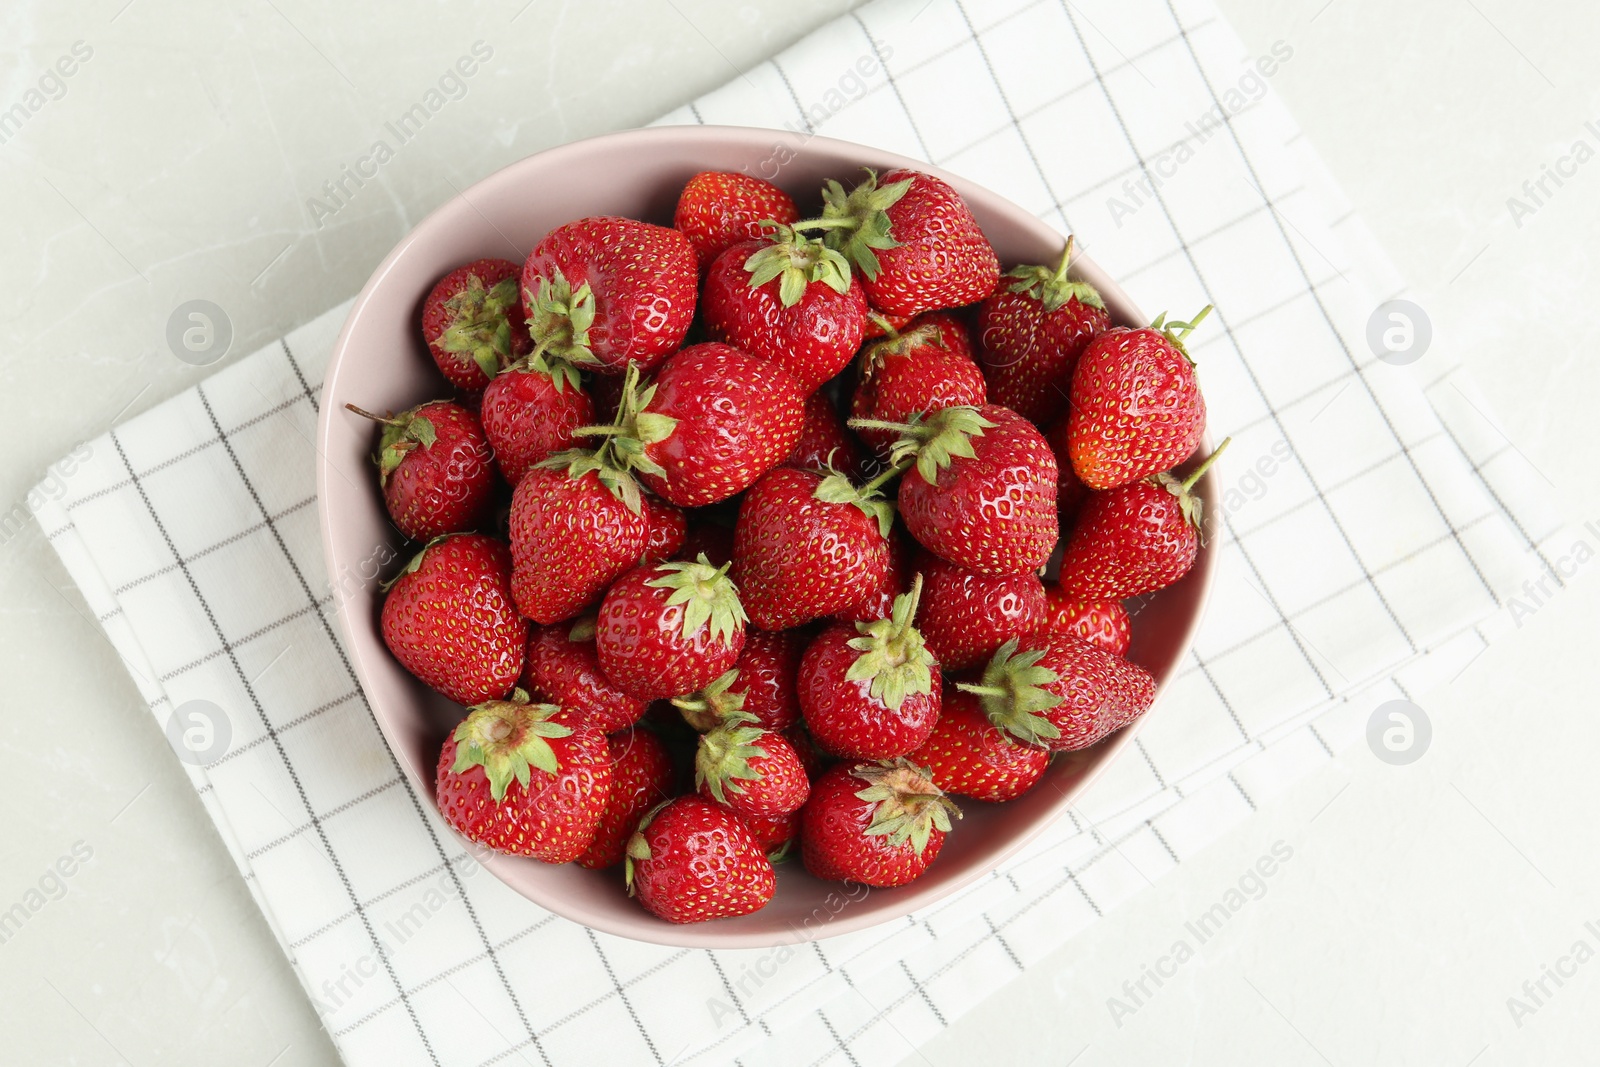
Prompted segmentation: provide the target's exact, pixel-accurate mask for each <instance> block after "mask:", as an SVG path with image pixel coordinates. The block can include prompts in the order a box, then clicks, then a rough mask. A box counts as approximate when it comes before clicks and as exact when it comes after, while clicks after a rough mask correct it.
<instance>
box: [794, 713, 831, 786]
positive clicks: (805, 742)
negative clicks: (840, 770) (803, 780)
mask: <svg viewBox="0 0 1600 1067" xmlns="http://www.w3.org/2000/svg"><path fill="white" fill-rule="evenodd" d="M783 736H784V737H785V738H786V739H787V740H788V742H789V744H791V745H793V746H794V750H795V754H796V755H798V756H799V757H800V765H801V766H802V767H804V768H805V769H806V777H807V778H809V779H811V780H812V781H816V780H817V776H818V775H820V774H821V773H822V772H823V771H825V770H827V769H828V766H829V764H831V763H832V762H833V757H832V756H829V755H828V754H827V753H826V752H824V751H822V749H820V748H818V747H817V743H816V741H815V740H813V739H812V737H811V735H810V734H809V733H807V732H806V728H805V724H803V723H799V722H797V723H795V724H794V725H793V726H791V727H789V728H788V729H787V730H785V731H783Z"/></svg>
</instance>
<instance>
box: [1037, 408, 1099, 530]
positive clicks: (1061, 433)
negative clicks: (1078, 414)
mask: <svg viewBox="0 0 1600 1067" xmlns="http://www.w3.org/2000/svg"><path fill="white" fill-rule="evenodd" d="M1071 434H1072V419H1071V418H1070V417H1069V416H1067V415H1063V416H1061V417H1060V418H1059V419H1057V420H1056V421H1055V422H1052V423H1051V424H1050V427H1049V429H1047V430H1045V432H1044V439H1045V441H1047V442H1048V443H1049V445H1050V451H1051V452H1052V453H1054V454H1055V457H1056V515H1057V517H1059V518H1060V520H1061V527H1062V529H1071V528H1072V524H1073V523H1074V522H1076V521H1077V519H1078V512H1079V511H1081V510H1082V509H1083V502H1084V501H1085V500H1088V499H1089V487H1088V486H1087V485H1084V484H1083V480H1082V479H1080V478H1079V477H1078V472H1077V471H1075V470H1073V469H1072V453H1071V451H1070V448H1071Z"/></svg>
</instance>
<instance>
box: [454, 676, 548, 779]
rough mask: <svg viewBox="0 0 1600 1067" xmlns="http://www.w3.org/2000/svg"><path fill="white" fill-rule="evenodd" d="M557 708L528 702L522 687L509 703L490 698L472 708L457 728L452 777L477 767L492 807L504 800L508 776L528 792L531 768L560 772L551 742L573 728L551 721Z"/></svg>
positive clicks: (515, 692)
mask: <svg viewBox="0 0 1600 1067" xmlns="http://www.w3.org/2000/svg"><path fill="white" fill-rule="evenodd" d="M560 710H561V709H560V708H558V707H556V706H555V705H554V704H530V703H529V702H528V694H527V693H525V692H524V691H522V690H521V689H517V690H514V691H513V692H512V694H511V698H510V699H509V700H490V701H487V702H485V703H482V704H479V705H478V706H477V707H474V708H471V709H470V710H469V711H468V712H467V718H466V720H465V721H464V722H462V724H461V725H460V726H457V727H456V732H455V735H454V736H455V741H456V746H457V747H456V761H455V764H454V765H453V766H452V767H451V768H450V770H451V773H453V774H464V773H465V772H467V771H469V770H471V769H472V768H473V767H482V768H483V773H484V775H485V776H486V777H487V778H488V779H489V793H490V795H491V796H493V797H494V799H495V801H496V802H497V803H498V802H499V801H502V800H504V799H505V796H506V789H507V788H508V787H509V786H510V784H511V780H512V779H513V778H515V779H516V780H517V782H518V783H519V784H520V785H521V786H522V788H523V789H527V788H528V779H529V776H530V775H531V774H532V769H533V768H534V767H537V768H538V769H539V770H541V771H544V772H545V773H546V774H557V773H559V772H560V770H561V765H560V763H559V762H557V760H556V754H555V750H554V749H552V748H551V747H550V739H551V738H557V737H569V736H571V734H572V727H570V726H563V725H561V724H560V723H556V722H551V721H550V716H552V715H554V714H556V713H557V712H558V711H560Z"/></svg>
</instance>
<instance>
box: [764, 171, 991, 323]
mask: <svg viewBox="0 0 1600 1067" xmlns="http://www.w3.org/2000/svg"><path fill="white" fill-rule="evenodd" d="M822 199H823V203H824V207H823V212H822V217H823V219H825V220H828V221H829V222H830V224H832V228H830V229H829V230H828V231H827V241H828V243H829V245H831V246H832V247H834V248H837V249H839V250H840V251H842V252H843V253H844V254H845V255H846V256H847V257H848V258H849V259H850V261H851V262H852V263H854V264H855V265H856V267H857V268H859V269H860V271H861V274H862V277H863V279H864V280H863V282H862V287H863V288H864V289H865V290H866V293H867V300H868V301H869V302H870V303H871V304H872V306H873V307H875V308H878V309H879V310H881V311H885V312H889V313H892V314H898V315H920V314H922V313H923V312H924V311H936V310H938V309H939V308H953V307H961V306H962V305H964V304H973V303H976V302H977V301H979V300H982V299H983V298H984V297H985V296H988V295H989V292H990V290H992V289H993V288H994V283H995V281H996V280H997V279H998V278H999V277H1000V261H999V260H998V259H997V258H996V257H995V253H994V248H993V246H991V245H990V244H989V240H988V238H986V237H984V235H983V230H982V229H980V228H979V226H978V221H977V220H976V219H974V218H973V217H972V211H971V210H970V209H969V208H968V207H967V204H966V201H964V200H962V199H961V196H960V194H959V193H957V192H956V191H955V190H954V189H952V188H951V187H950V186H949V184H948V183H946V182H945V181H943V180H942V179H940V178H935V177H934V176H933V175H931V174H923V173H921V172H919V171H914V170H891V171H889V172H888V173H887V174H885V175H883V177H882V179H881V180H880V179H879V178H878V176H877V175H875V174H873V173H872V172H871V171H870V170H869V171H868V172H867V178H866V180H865V181H863V182H862V183H861V184H860V185H857V186H856V187H855V188H854V189H852V190H851V191H850V193H849V194H848V195H846V193H845V191H844V188H843V187H842V186H841V185H840V184H839V183H838V182H835V181H830V182H829V183H828V184H827V186H826V188H824V189H823V191H822ZM795 228H796V229H804V228H805V223H803V222H802V223H799V224H797V225H796V227H795Z"/></svg>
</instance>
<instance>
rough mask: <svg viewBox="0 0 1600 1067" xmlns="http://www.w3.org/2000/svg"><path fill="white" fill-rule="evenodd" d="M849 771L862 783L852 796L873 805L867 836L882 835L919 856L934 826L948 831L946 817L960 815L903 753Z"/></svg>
mask: <svg viewBox="0 0 1600 1067" xmlns="http://www.w3.org/2000/svg"><path fill="white" fill-rule="evenodd" d="M850 773H851V774H852V775H854V776H855V777H857V778H859V779H861V780H862V781H863V782H865V783H866V788H864V789H861V790H858V791H857V792H856V798H857V799H859V800H865V801H867V802H869V803H871V804H873V805H875V807H874V809H873V812H872V821H871V822H870V823H868V824H867V830H866V832H867V834H868V836H870V837H886V838H888V840H887V842H886V843H887V844H888V845H889V846H890V847H904V846H906V845H909V846H910V847H911V850H912V851H913V852H915V853H916V854H917V855H918V856H921V855H922V853H923V851H924V850H926V849H927V847H928V838H929V837H931V836H932V835H933V831H934V830H935V829H938V830H943V831H944V832H946V833H948V832H949V831H950V817H951V816H952V815H953V816H955V817H956V818H958V819H959V818H961V810H960V809H959V808H957V807H956V805H955V802H954V801H952V800H951V799H950V798H949V797H947V796H945V795H944V792H943V791H942V790H940V788H939V787H938V786H936V785H934V784H933V776H932V775H931V774H929V772H928V771H927V770H926V769H924V768H922V767H918V766H917V765H916V764H914V763H912V762H911V761H910V760H908V759H906V758H905V757H903V756H902V757H899V758H898V759H892V760H879V761H878V762H876V763H865V764H862V765H861V766H859V767H854V768H852V769H851V771H850Z"/></svg>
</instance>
